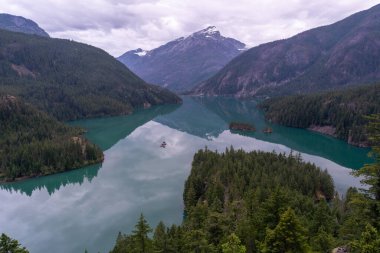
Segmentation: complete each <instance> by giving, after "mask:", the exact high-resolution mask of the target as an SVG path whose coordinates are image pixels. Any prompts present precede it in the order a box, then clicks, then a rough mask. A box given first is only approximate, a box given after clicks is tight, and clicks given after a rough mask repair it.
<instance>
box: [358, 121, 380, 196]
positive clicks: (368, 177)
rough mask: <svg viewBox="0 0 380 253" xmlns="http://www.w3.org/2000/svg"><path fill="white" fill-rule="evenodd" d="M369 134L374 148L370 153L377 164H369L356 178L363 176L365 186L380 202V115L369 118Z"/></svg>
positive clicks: (359, 171)
mask: <svg viewBox="0 0 380 253" xmlns="http://www.w3.org/2000/svg"><path fill="white" fill-rule="evenodd" d="M368 119H369V121H370V122H369V124H368V128H367V129H368V132H369V134H370V137H369V140H370V142H371V146H372V152H371V153H370V154H371V155H372V156H373V157H374V159H375V162H374V163H373V164H367V165H365V166H364V167H363V168H362V169H360V170H358V171H357V172H355V173H354V175H356V176H363V177H364V179H363V180H362V183H363V184H366V185H368V186H369V190H368V191H367V192H368V193H369V194H370V195H371V196H373V197H374V198H375V199H376V200H380V114H376V115H371V116H369V117H368Z"/></svg>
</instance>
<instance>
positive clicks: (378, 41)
mask: <svg viewBox="0 0 380 253" xmlns="http://www.w3.org/2000/svg"><path fill="white" fill-rule="evenodd" d="M379 80H380V5H377V6H375V7H373V8H371V9H369V10H366V11H362V12H359V13H356V14H354V15H352V16H350V17H348V18H346V19H344V20H342V21H339V22H337V23H334V24H332V25H328V26H323V27H319V28H315V29H312V30H309V31H306V32H303V33H300V34H298V35H296V36H294V37H291V38H289V39H285V40H279V41H275V42H271V43H267V44H263V45H260V46H257V47H254V48H252V49H250V50H248V51H246V52H244V53H242V54H241V55H239V56H237V57H236V58H235V59H233V60H232V61H231V62H229V63H228V64H227V65H226V66H225V67H224V68H223V69H222V70H220V71H219V72H218V73H217V74H216V75H214V76H213V77H211V78H210V79H208V80H207V81H204V82H202V83H201V84H200V85H198V86H197V87H196V88H195V89H194V90H193V91H192V94H196V95H235V96H252V95H285V94H295V93H309V92H314V91H320V90H329V89H336V88H341V87H346V86H349V85H356V84H368V83H373V82H377V81H379Z"/></svg>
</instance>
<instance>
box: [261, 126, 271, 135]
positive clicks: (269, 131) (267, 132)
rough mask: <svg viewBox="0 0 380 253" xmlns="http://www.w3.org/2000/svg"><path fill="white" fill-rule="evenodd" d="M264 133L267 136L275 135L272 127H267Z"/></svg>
mask: <svg viewBox="0 0 380 253" xmlns="http://www.w3.org/2000/svg"><path fill="white" fill-rule="evenodd" d="M263 132H264V133H266V134H271V133H273V129H272V128H270V127H266V128H264V130H263Z"/></svg>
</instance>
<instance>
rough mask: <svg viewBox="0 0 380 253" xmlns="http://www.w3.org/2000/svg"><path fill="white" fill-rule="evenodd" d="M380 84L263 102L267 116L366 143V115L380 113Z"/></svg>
mask: <svg viewBox="0 0 380 253" xmlns="http://www.w3.org/2000/svg"><path fill="white" fill-rule="evenodd" d="M379 98H380V84H376V85H369V86H362V87H355V88H351V89H344V90H338V91H334V92H324V93H319V94H307V95H294V96H287V97H275V98H271V99H267V100H265V101H264V102H262V103H261V105H260V106H261V107H262V108H263V109H264V111H265V114H266V118H267V119H268V120H270V121H272V122H275V123H279V124H281V125H285V126H290V127H298V128H308V129H310V130H313V131H317V132H321V133H324V134H328V135H331V136H334V137H337V138H339V139H342V140H345V141H347V142H348V143H350V144H353V145H357V146H362V147H366V146H369V141H368V139H367V131H366V125H367V123H368V122H367V119H366V118H365V117H364V116H366V115H372V114H377V113H380V99H379Z"/></svg>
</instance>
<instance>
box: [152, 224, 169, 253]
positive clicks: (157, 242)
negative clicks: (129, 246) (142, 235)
mask: <svg viewBox="0 0 380 253" xmlns="http://www.w3.org/2000/svg"><path fill="white" fill-rule="evenodd" d="M153 250H154V252H157V253H158V252H160V253H161V252H162V253H166V252H169V251H168V235H167V233H166V226H165V224H164V223H163V222H162V221H160V222H159V223H158V225H157V227H156V229H155V230H154V235H153Z"/></svg>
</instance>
